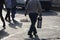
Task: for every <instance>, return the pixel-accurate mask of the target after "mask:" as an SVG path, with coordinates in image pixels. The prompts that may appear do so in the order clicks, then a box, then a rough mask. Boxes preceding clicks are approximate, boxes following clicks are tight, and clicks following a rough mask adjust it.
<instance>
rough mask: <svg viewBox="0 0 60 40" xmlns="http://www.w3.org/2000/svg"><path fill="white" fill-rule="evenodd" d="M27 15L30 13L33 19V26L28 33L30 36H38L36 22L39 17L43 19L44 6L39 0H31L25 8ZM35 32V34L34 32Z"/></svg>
mask: <svg viewBox="0 0 60 40" xmlns="http://www.w3.org/2000/svg"><path fill="white" fill-rule="evenodd" d="M25 9H26V10H25V16H26V15H27V14H28V15H29V18H30V20H31V26H30V29H29V31H28V35H29V37H30V38H33V35H34V36H35V37H36V35H37V30H36V28H35V23H36V21H37V17H38V16H39V17H38V18H39V19H42V8H41V4H40V1H39V0H29V1H28V3H27V5H26V8H25ZM32 33H33V34H32Z"/></svg>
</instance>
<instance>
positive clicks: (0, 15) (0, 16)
mask: <svg viewBox="0 0 60 40" xmlns="http://www.w3.org/2000/svg"><path fill="white" fill-rule="evenodd" d="M0 18H1V21H2V22H3V28H5V21H4V18H3V16H2V8H0Z"/></svg>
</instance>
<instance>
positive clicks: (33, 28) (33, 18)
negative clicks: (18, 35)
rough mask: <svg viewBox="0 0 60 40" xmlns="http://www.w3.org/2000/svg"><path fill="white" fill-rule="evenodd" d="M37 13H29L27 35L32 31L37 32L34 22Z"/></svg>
mask: <svg viewBox="0 0 60 40" xmlns="http://www.w3.org/2000/svg"><path fill="white" fill-rule="evenodd" d="M37 16H38V15H37V14H36V13H31V14H29V17H30V20H31V27H30V29H29V32H28V35H32V32H34V34H36V33H37V31H36V28H35V23H36V20H37Z"/></svg>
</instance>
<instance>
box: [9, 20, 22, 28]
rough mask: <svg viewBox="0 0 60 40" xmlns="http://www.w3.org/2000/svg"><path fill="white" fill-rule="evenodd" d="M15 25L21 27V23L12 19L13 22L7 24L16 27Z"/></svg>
mask: <svg viewBox="0 0 60 40" xmlns="http://www.w3.org/2000/svg"><path fill="white" fill-rule="evenodd" d="M16 26H18V27H20V28H21V27H22V23H20V22H18V21H16V20H14V23H10V24H9V27H11V28H14V29H17V28H16Z"/></svg>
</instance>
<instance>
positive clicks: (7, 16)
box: [5, 0, 12, 22]
mask: <svg viewBox="0 0 60 40" xmlns="http://www.w3.org/2000/svg"><path fill="white" fill-rule="evenodd" d="M5 7H6V10H7V14H6V17H5V20H6V21H8V22H10V11H11V9H12V3H11V0H5Z"/></svg>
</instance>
